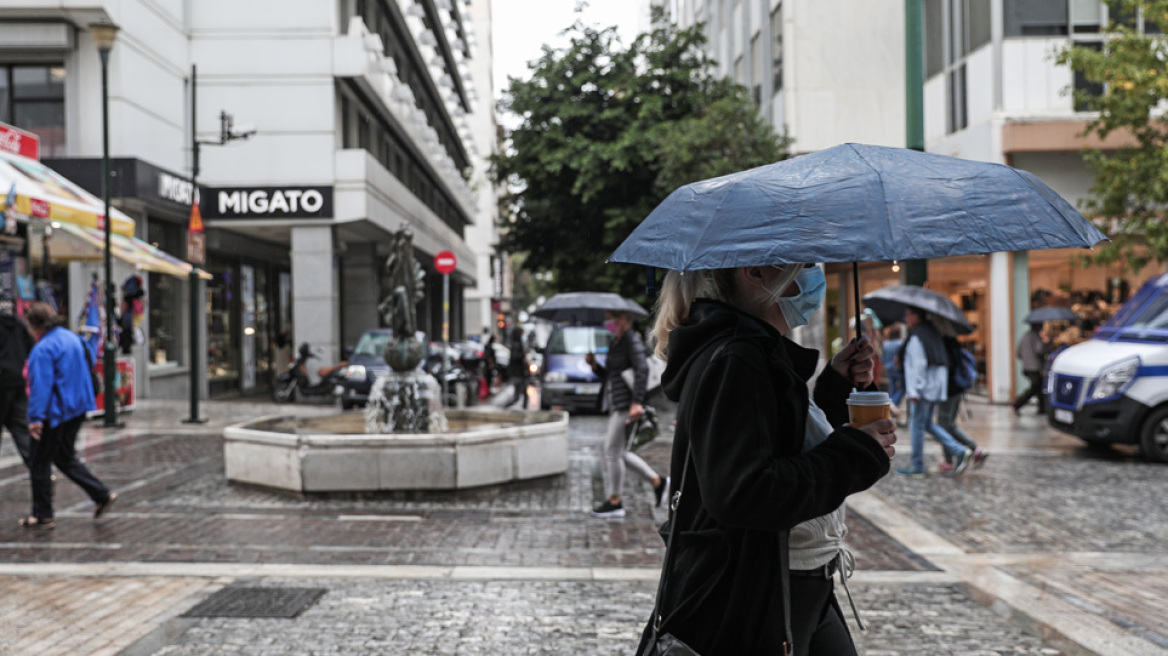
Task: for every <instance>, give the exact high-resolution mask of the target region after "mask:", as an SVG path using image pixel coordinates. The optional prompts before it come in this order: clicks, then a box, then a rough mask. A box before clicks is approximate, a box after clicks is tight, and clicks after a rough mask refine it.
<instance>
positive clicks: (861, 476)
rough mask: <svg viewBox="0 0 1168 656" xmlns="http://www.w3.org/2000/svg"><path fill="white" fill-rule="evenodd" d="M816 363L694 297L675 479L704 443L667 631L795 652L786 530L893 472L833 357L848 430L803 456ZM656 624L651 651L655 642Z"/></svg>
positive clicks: (676, 559)
mask: <svg viewBox="0 0 1168 656" xmlns="http://www.w3.org/2000/svg"><path fill="white" fill-rule="evenodd" d="M817 360H818V353H817V352H816V351H814V350H811V349H805V348H803V347H801V346H799V345H797V344H795V343H794V342H792V341H790V340H788V339H786V338H785V337H782V336H781V335H779V333H778V332H777V331H776V330H774V328H772V327H771V326H769V325H767V324H765V323H763V322H761V321H760V320H758V319H756V318H754V317H753V316H751V315H748V314H745V313H743V312H740V311H738V310H736V309H734V308H733V307H731V306H729V305H725V304H723V303H718V302H715V301H697V302H696V303H694V306H693V308H692V310H691V313H690V319H689V320H688V321H687V323H686V324H684V325H682V326H679V327H678V328H676V329H675V330H674V331H673V333H672V334H671V335H670V338H669V358H668V366H667V368H666V370H665V374H664V376H663V377H662V383H663V389H664V391H665V394H666V396H668V397H669V398H670V399H671V400H674V401H678V402H679V404H678V409H677V429H676V432H675V437H674V444H673V460H672V466H671V474H672V476H673V480H674V481H675V482H677V481H681V476H682V470H683V468H684V465H685V462H684V459H685V455H686V450H687V447H689V446H690V445H691V444H692V445H693V461H692V462H691V464H690V468H689V473H688V476H687V478H686V480H685V481H681V485H680V489H681V490H682V498H681V501H680V504H679V507H678V510H677V512H676V513H675V515H674V521H676V522H678V526H677V538H676V539H677V544H676V545H675V547H674V548H675V549H676V552H675V553H674V554H673V555H672V556H671V558H672V566H671V567H670V571H669V572H668V579H667V584H666V587H665V590H664V593H663V595H662V599H661V611H662V614H663V616H664V618H665V621H664V625H663V627H662V632H664V633H672V634H673V635H675V636H677V637H678V638H680V639H681V640H683V641H685V642H686V643H687V644H689V645H690V646H691V647H693V648H694V649H695V650H697V652H698V653H700V654H703V655H704V656H717V655H718V654H727V655H734V656H740V655H742V654H780V653H782V649H781V646H780V645H781V644H782V642H783V640H784V636H785V627H784V626H783V607H782V586H781V578H780V569H779V535H780V533H781V532H782V531H785V530H789V529H791V528H792V527H794V526H795V525H796V524H799V523H800V522H803V521H805V520H808V519H811V518H813V517H818V516H820V515H824V514H826V513H829V512H831V511H833V510H835V509H836V508H838V507H839V505H840V504H841V503H843V501H844V499H846V498H847V496H848V495H850V494H853V493H855V492H859V491H861V490H865V489H867V488H869V487H871V486H872V485H873V484H875V483H876V481H878V480H879V479H880V478H881V477H882V476H884V474H886V473H887V472H888V469H889V459H888V456H887V455H886V454H885V453H884V450H883V449H882V448H881V447H880V445H879V444H877V443H876V441H875V440H873V439H872V438H871V437H869V436H868V435H867V434H865V433H863V432H862V431H860V430H859V429H856V428H850V427H841V426H842V424H843V423H844V422H846V421H847V406H846V398H847V395H848V393H849V392H850V390H851V385H850V383H849V382H848V381H847V380H846V379H844V378H843V377H842V376H840V375H839V374H838V373H837V372H836V371H835V370H834V369H832V368H831V367H828V368H827V369H826V370H825V372H824V373H823V374H822V375H820V377H819V380H818V381H817V383H816V386H815V402H816V405H818V406H819V407H820V408H822V409H823V411H824V413H825V414H826V415H827V417H828V420H829V421H830V422H831V423H832V425H833V426H836V427H837V428H836V430H835V431H834V432H833V433H832V434H831V435H830V436H829V437H828V438H827V440H826V441H824V442H823V443H822V444H820V445H819V446H817V447H815V448H814V449H812V450H810V451H808V452H806V453H801V450H802V445H803V437H804V432H805V427H806V423H807V414H808V408H809V399H808V392H807V382H808V381H809V380H810V378H811V377H812V375H813V374H814V372H815V366H816V362H817ZM675 486H676V484H675ZM798 603H799V600H798V599H793V600H792V605H794V604H798ZM650 633H651V632H650V629H649V628H646V630H645V634H644V638H643V639H642V644H641V647H640V650H639V651H638V653H641V654H644V653H647V652H646V649H647V647H648V644H647V643H648V638H649V636H650Z"/></svg>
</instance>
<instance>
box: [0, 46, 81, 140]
mask: <svg viewBox="0 0 1168 656" xmlns="http://www.w3.org/2000/svg"><path fill="white" fill-rule="evenodd" d="M0 121H3V122H5V123H11V124H12V125H15V126H16V127H18V128H22V129H24V130H28V131H29V132H33V133H35V134H36V135H37V136H38V137H40V140H41V157H63V156H65V155H66V153H65V68H64V67H63V66H43V65H42V66H0Z"/></svg>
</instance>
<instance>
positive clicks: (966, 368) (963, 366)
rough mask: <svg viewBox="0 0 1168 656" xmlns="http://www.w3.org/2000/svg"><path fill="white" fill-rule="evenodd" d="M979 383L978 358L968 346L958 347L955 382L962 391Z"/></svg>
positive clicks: (954, 365)
mask: <svg viewBox="0 0 1168 656" xmlns="http://www.w3.org/2000/svg"><path fill="white" fill-rule="evenodd" d="M975 383H977V359H976V358H974V357H973V354H972V353H970V352H969V349H967V348H958V349H957V358H956V359H955V361H954V362H953V384H954V385H956V386H957V388H958V389H960V390H961V391H963V392H964V391H965V390H967V389H969V388H971V387H973V386H974V384H975Z"/></svg>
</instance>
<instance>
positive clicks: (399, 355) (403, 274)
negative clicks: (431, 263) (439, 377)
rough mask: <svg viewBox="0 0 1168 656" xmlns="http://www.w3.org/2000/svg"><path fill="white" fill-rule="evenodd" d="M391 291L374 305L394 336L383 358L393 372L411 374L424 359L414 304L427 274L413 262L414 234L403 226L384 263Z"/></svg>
mask: <svg viewBox="0 0 1168 656" xmlns="http://www.w3.org/2000/svg"><path fill="white" fill-rule="evenodd" d="M385 268H386V269H387V270H388V271H389V280H390V285H391V286H392V291H391V292H390V294H389V296H386V297H385V300H383V301H382V302H381V304H380V305H378V306H377V309H378V310H380V311H381V315H382V316H383V317H384V318H385V322H386V323H387V324H389V326H390V328H392V329H393V336H392V337H390V339H389V342H387V343H386V345H385V350H384V351H383V352H382V357H384V358H385V361H386V363H387V364H389V366H390V368H391V369H393V370H394V371H402V372H405V371H411V370H413V369H414V368H415V367H417V366H418V363H419V362H421V361H422V358H423V357H425V354H426V351H425V348H424V347H423V345H422V343H421V342H420V341H418V338H417V330H418V319H417V303H418V302H419V301H421V300H422V297H423V295H424V292H425V286H424V284H423V281H424V280H425V277H426V272H425V271H423V270H422V267H421V265H419V264H418V263H417V262H415V261H414V233H413V232H412V231H411V230H410V229H409V226H402V228H401V229H400V230H398V231H397V232H395V233H394V234H393V240H392V242H391V245H390V252H389V257H388V258H387V259H386V261H385Z"/></svg>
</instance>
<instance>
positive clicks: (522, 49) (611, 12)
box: [491, 0, 642, 99]
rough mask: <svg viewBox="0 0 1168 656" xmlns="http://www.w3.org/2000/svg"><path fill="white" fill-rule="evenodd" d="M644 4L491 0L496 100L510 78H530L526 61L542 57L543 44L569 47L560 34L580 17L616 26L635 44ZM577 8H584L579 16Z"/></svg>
mask: <svg viewBox="0 0 1168 656" xmlns="http://www.w3.org/2000/svg"><path fill="white" fill-rule="evenodd" d="M641 4H642V2H641V1H640V0H587V1H586V2H581V1H579V0H492V1H491V31H492V32H493V34H492V39H491V41H492V45H493V46H494V53H493V54H494V87H495V90H494V91H495V99H498V98H499V96H501V95H502V93H503V89H505V88H506V87H507V78H508V76H510V77H519V78H526V77H528V76H529V74H528V72H527V70H528V69H527V62H529V61H532V60H534V59H538V58H539V56H540V48H541V46H543V44H545V43H547V44H550V45H553V46H557V47H563V46H564V45H566V44H567V40H566V39H564V38H562V37H560V36H559V33H560V32H562V31H563V30H564V29H566V28H568V27H570V26H571V25H572V24H573V23H574V22H576V20H577V19H578V18H579V19H581V20H583V21H584V22H585V23H587V24H593V25H596V26H598V27H609V26H612V25H616V26H617V30H618V34H620V37H621V41H622V42H623V43H624V44H625V45H628V44H629V43H632V40H633V38H634V37H636V35H637V32H638V22H637V12H638V7H639V6H640V5H641ZM578 6H583V8H582V9H581V11H580V13H577V12H576V9H577V7H578Z"/></svg>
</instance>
